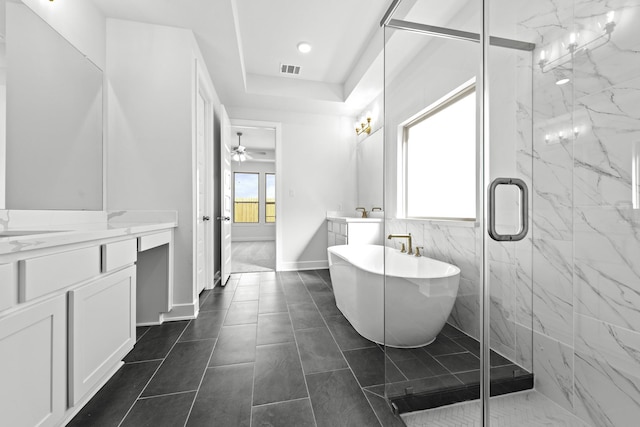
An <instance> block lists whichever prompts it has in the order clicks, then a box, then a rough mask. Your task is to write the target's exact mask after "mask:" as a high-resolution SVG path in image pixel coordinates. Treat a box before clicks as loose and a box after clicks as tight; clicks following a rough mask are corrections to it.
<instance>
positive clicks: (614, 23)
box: [368, 0, 640, 426]
mask: <svg viewBox="0 0 640 427" xmlns="http://www.w3.org/2000/svg"><path fill="white" fill-rule="evenodd" d="M639 18H640V4H639V3H638V2H637V0H610V1H606V2H605V1H600V0H587V1H580V0H556V1H530V0H527V1H525V0H517V1H513V0H484V1H483V0H458V1H450V2H446V3H442V2H439V1H436V0H401V1H394V2H393V4H392V5H391V7H390V8H389V10H388V12H387V15H386V16H385V17H384V19H383V21H382V23H381V25H382V26H383V27H384V43H385V48H384V99H383V100H381V104H382V105H383V115H384V128H383V131H384V183H383V186H384V207H385V209H384V210H385V235H394V236H407V235H409V234H410V235H411V239H412V246H413V247H414V248H415V247H420V250H421V254H423V255H424V256H426V257H429V258H433V259H436V260H439V261H444V262H446V263H448V264H451V265H454V266H456V267H458V268H459V269H460V279H459V285H458V289H457V294H456V295H455V303H454V305H453V308H452V310H451V312H450V314H449V316H448V321H447V323H446V324H445V326H444V328H443V329H442V331H441V332H440V333H439V334H438V336H437V338H436V340H435V341H434V342H432V343H430V344H428V345H424V346H420V347H417V348H399V347H403V346H402V345H394V346H390V345H387V346H385V383H384V385H382V386H381V385H377V386H374V387H371V388H370V389H369V390H368V391H369V392H371V393H375V394H377V395H379V396H382V397H384V398H386V399H387V401H388V402H389V405H390V406H391V408H392V410H393V411H394V412H396V413H397V414H401V415H402V417H403V419H404V422H406V423H407V424H408V425H421V424H420V423H426V422H427V421H429V420H432V421H433V420H436V419H437V420H439V421H440V422H442V423H443V425H446V422H447V412H446V410H447V407H448V405H451V404H455V403H459V402H465V401H474V400H475V401H476V403H472V404H467V405H465V406H458V407H457V408H458V409H457V414H458V415H457V416H463V417H466V418H468V419H469V420H470V421H472V420H476V421H478V420H481V419H482V420H483V423H484V425H489V424H491V422H499V421H501V420H504V419H505V417H511V416H513V417H515V418H512V422H515V421H513V420H519V419H521V418H522V420H523V422H524V423H526V417H527V416H532V417H541V418H544V417H545V416H552V417H554V420H556V421H557V422H562V423H566V424H567V425H583V424H582V423H585V424H586V425H592V426H625V425H633V421H634V420H637V418H638V417H639V416H640V357H638V354H640V315H639V311H638V307H640V209H639V208H640V206H639V204H640V202H639V201H638V200H640V196H639V188H640V187H639V185H640V183H639V178H638V177H639V176H640V174H639V173H638V170H640V167H639V164H640V160H639V159H640V154H639V153H640V148H639V146H640V26H639V25H637V24H636V21H637V20H638V19H639ZM385 243H386V245H387V246H389V247H391V248H393V249H395V250H400V249H401V245H402V244H403V243H404V244H406V243H407V242H405V241H403V239H401V238H398V239H396V238H392V239H385ZM403 256H407V257H408V256H415V254H414V255H409V254H404V255H403ZM389 258H390V257H387V260H386V261H385V262H387V263H388V262H389ZM385 268H386V270H387V275H386V278H385V280H386V282H387V283H389V282H391V281H392V280H393V278H392V277H391V276H390V274H388V271H389V270H390V268H389V265H385ZM419 288H420V292H421V293H422V294H423V295H426V296H428V297H433V298H438V297H439V296H441V295H439V292H444V291H442V290H441V289H440V288H438V287H437V286H428V285H426V286H422V285H420V286H419ZM392 292H394V290H393V289H391V288H390V287H385V295H384V300H385V324H386V325H391V324H394V325H395V324H397V320H398V319H394V316H399V315H400V314H399V312H398V310H397V309H395V308H394V309H392V308H391V307H390V306H389V302H390V301H391V300H393V295H392V294H391V293H392ZM436 309H437V308H436ZM430 310H433V308H430ZM404 321H405V322H406V320H404ZM385 333H386V334H390V333H391V332H390V331H389V330H386V331H385ZM387 344H388V342H387ZM527 390H531V391H529V392H527ZM515 392H519V393H518V394H515V395H512V396H515V397H513V400H511V401H509V402H508V403H505V402H506V401H505V400H504V399H505V397H504V396H505V395H509V394H512V393H515ZM490 396H491V398H490ZM499 396H502V397H499ZM478 399H480V400H478ZM501 399H502V400H501ZM518 405H521V406H520V407H518ZM505 408H506V409H505ZM508 408H519V409H516V412H513V410H511V412H510V409H508ZM526 408H529V409H530V410H529V411H522V410H521V409H526ZM422 410H429V411H427V412H422V413H417V412H416V411H422ZM518 417H521V418H518ZM558 420H559V421H558ZM458 422H459V419H458ZM451 425H455V423H453V424H451Z"/></svg>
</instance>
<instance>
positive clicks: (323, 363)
mask: <svg viewBox="0 0 640 427" xmlns="http://www.w3.org/2000/svg"><path fill="white" fill-rule="evenodd" d="M296 340H297V341H298V349H299V350H300V359H301V360H302V367H303V369H304V373H305V374H311V373H316V372H327V371H335V370H336V369H344V368H347V367H348V365H347V362H346V361H345V360H344V357H342V352H341V351H340V349H339V348H338V346H337V345H336V343H335V341H334V340H333V337H332V336H331V333H329V330H328V329H327V327H326V326H322V327H320V328H313V329H303V330H299V331H296Z"/></svg>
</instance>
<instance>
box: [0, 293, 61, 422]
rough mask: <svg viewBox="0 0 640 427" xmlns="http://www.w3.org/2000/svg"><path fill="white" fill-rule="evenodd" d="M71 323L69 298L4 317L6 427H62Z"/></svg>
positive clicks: (0, 410)
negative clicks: (67, 347)
mask: <svg viewBox="0 0 640 427" xmlns="http://www.w3.org/2000/svg"><path fill="white" fill-rule="evenodd" d="M66 319H67V315H66V301H65V296H64V295H61V296H59V297H56V298H52V299H49V300H47V301H44V302H41V303H38V304H36V305H31V306H29V307H26V308H23V309H21V310H19V311H16V312H14V313H12V314H9V315H6V316H3V317H0V378H1V380H0V414H2V416H1V417H2V418H1V419H0V424H2V425H6V426H12V427H20V426H28V427H33V426H39V427H46V426H54V425H57V424H58V423H60V421H61V419H62V417H63V415H64V411H65V409H66V405H65V394H66V393H65V391H66V378H65V365H66Z"/></svg>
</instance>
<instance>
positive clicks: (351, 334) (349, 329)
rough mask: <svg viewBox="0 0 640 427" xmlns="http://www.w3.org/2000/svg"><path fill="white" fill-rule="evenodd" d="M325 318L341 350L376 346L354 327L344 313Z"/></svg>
mask: <svg viewBox="0 0 640 427" xmlns="http://www.w3.org/2000/svg"><path fill="white" fill-rule="evenodd" d="M325 320H326V321H327V325H328V326H329V329H330V330H331V333H332V334H333V336H334V337H335V339H336V342H337V343H338V345H339V346H340V349H341V350H354V349H357V348H366V347H375V346H376V343H374V342H372V341H369V340H368V339H366V338H365V337H363V336H362V335H360V334H359V333H358V332H357V331H356V330H355V329H353V326H351V323H349V321H348V320H347V319H346V317H344V316H343V315H340V316H331V317H327V318H326V319H325Z"/></svg>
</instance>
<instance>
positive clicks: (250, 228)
mask: <svg viewBox="0 0 640 427" xmlns="http://www.w3.org/2000/svg"><path fill="white" fill-rule="evenodd" d="M231 172H257V173H259V174H260V178H259V180H258V193H259V200H260V203H259V215H258V220H259V222H258V223H257V224H242V223H235V222H234V223H233V224H232V225H231V240H233V241H234V242H250V241H258V240H275V239H276V225H275V223H268V224H267V223H266V222H265V218H264V216H265V207H264V200H265V197H266V194H265V193H266V191H265V174H266V173H275V172H276V165H275V163H274V162H251V161H246V162H242V163H239V162H231ZM276 179H277V177H276ZM232 182H233V185H234V187H232V191H233V190H234V189H235V179H232ZM276 203H278V201H277V200H276ZM232 214H233V212H232ZM232 218H233V217H232Z"/></svg>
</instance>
